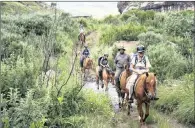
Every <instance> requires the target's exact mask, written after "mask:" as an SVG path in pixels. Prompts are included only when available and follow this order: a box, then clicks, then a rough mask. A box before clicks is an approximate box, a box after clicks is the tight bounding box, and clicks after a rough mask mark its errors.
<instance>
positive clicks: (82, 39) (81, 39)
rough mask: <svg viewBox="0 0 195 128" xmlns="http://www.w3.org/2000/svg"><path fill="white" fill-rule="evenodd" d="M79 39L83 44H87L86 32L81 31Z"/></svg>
mask: <svg viewBox="0 0 195 128" xmlns="http://www.w3.org/2000/svg"><path fill="white" fill-rule="evenodd" d="M79 41H80V42H81V46H83V44H85V34H84V33H81V34H80V35H79Z"/></svg>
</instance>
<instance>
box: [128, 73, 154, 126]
mask: <svg viewBox="0 0 195 128" xmlns="http://www.w3.org/2000/svg"><path fill="white" fill-rule="evenodd" d="M155 89H156V74H155V73H145V74H142V75H140V76H139V78H138V79H137V82H136V85H135V89H134V97H135V99H136V100H137V110H138V113H139V116H140V118H141V119H140V122H141V123H143V122H145V120H146V118H147V117H148V116H149V107H150V100H151V99H153V98H154V96H155ZM143 103H144V104H145V109H146V111H145V116H144V112H143V109H142V104H143ZM130 107H131V104H129V105H128V114H130Z"/></svg>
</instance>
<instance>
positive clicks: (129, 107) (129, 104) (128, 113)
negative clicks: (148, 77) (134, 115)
mask: <svg viewBox="0 0 195 128" xmlns="http://www.w3.org/2000/svg"><path fill="white" fill-rule="evenodd" d="M130 109H131V103H129V102H128V111H127V115H130V114H131V113H130Z"/></svg>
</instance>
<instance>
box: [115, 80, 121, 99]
mask: <svg viewBox="0 0 195 128" xmlns="http://www.w3.org/2000/svg"><path fill="white" fill-rule="evenodd" d="M115 82H116V91H117V93H118V96H119V97H120V93H121V92H120V90H121V89H120V82H119V78H115Z"/></svg>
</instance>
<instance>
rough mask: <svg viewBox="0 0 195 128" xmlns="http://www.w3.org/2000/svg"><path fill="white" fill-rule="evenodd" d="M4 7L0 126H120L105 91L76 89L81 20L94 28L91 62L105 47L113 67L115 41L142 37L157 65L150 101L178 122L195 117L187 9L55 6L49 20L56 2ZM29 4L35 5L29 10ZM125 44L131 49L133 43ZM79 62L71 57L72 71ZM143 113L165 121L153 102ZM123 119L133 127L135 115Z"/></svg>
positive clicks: (164, 123) (89, 28)
mask: <svg viewBox="0 0 195 128" xmlns="http://www.w3.org/2000/svg"><path fill="white" fill-rule="evenodd" d="M26 4H29V5H28V7H27V6H26ZM15 9H16V10H15ZM3 10H4V12H5V13H4V14H3V15H2V42H3V49H2V50H3V51H2V60H1V61H2V72H1V74H2V80H1V85H2V98H3V99H2V110H3V111H2V116H3V122H4V127H5V128H9V127H13V126H15V127H18V128H19V127H30V128H37V127H38V128H42V127H69V128H77V127H85V128H88V127H92V126H94V127H98V128H104V127H108V128H109V127H125V126H122V125H119V124H116V123H117V121H118V122H123V120H124V119H123V118H122V117H120V116H119V117H116V115H114V112H113V110H112V106H111V105H110V104H111V103H110V99H108V97H107V96H106V95H104V94H99V93H98V94H97V93H94V92H93V91H90V90H84V89H82V85H81V84H82V82H81V81H80V79H79V78H80V76H79V73H78V72H74V73H73V74H70V72H71V67H72V66H73V62H72V60H74V58H75V56H74V54H73V53H72V52H73V49H74V48H75V44H76V42H77V39H78V33H79V29H78V26H79V22H82V23H83V24H84V26H85V28H86V30H85V31H86V33H87V35H88V34H89V33H91V32H93V31H96V35H94V36H92V37H91V39H90V40H89V39H88V40H87V43H89V46H90V51H91V52H92V55H91V56H92V58H93V59H94V60H95V63H97V58H98V57H99V56H101V55H103V53H104V52H106V53H109V61H110V62H109V63H110V66H111V67H112V69H114V68H115V66H114V62H113V59H114V57H115V55H116V53H117V47H116V44H117V41H121V40H124V41H137V42H139V43H141V44H143V45H145V46H146V48H147V50H146V54H147V55H148V56H149V59H150V61H151V64H152V69H151V71H152V72H155V73H157V76H158V80H159V83H160V85H159V86H158V95H159V97H160V100H159V101H158V102H156V104H155V105H154V107H155V109H157V110H158V111H161V112H164V113H166V114H168V115H170V116H171V117H175V119H177V120H178V121H180V122H182V123H187V124H195V122H194V115H193V114H194V108H193V104H194V100H193V96H194V90H193V84H192V83H193V79H192V77H193V74H192V71H193V70H192V69H193V66H192V60H193V59H194V58H193V56H192V47H191V46H192V35H193V34H192V32H191V28H192V27H191V25H192V23H193V18H192V15H193V12H192V11H181V12H169V13H163V14H161V13H159V12H154V11H141V10H130V11H128V12H127V13H125V14H123V15H117V16H108V17H106V18H105V19H103V20H101V21H98V20H95V19H92V18H91V19H84V18H79V19H71V17H70V15H69V14H68V13H62V12H61V11H57V14H58V15H57V18H56V21H55V20H54V19H55V18H54V10H53V12H52V10H50V11H48V10H47V9H45V10H44V9H43V8H42V7H40V6H39V5H38V4H37V3H35V2H22V3H21V2H4V6H3ZM35 10H38V11H36V12H34V13H32V11H35ZM43 10H44V11H43ZM39 11H43V12H44V13H43V12H42V13H40V12H39ZM16 14H20V15H16ZM95 46H98V47H95ZM126 49H127V52H129V51H132V48H126ZM133 51H134V50H133ZM78 70H80V69H79V59H78V57H76V64H75V65H74V71H78ZM49 71H51V75H49ZM69 75H71V76H70V79H69V81H68V80H67V78H69ZM70 81H71V82H70ZM66 82H67V83H66ZM81 115H82V116H81ZM152 115H153V116H152ZM122 116H124V115H122ZM112 117H115V119H116V120H117V121H116V122H115V121H113V120H112ZM124 121H126V122H128V119H126V120H124ZM147 121H148V123H149V122H151V121H154V122H155V123H157V124H158V126H159V127H162V128H164V127H171V126H170V125H169V123H168V122H167V120H165V119H164V118H161V117H159V115H158V114H157V113H155V111H153V110H152V113H151V116H150V117H149V118H148V120H147ZM130 123H131V124H130ZM121 124H122V123H121ZM126 125H127V126H126V127H129V126H130V125H131V126H135V127H136V126H137V123H132V122H131V121H130V122H128V123H127V124H126Z"/></svg>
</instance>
